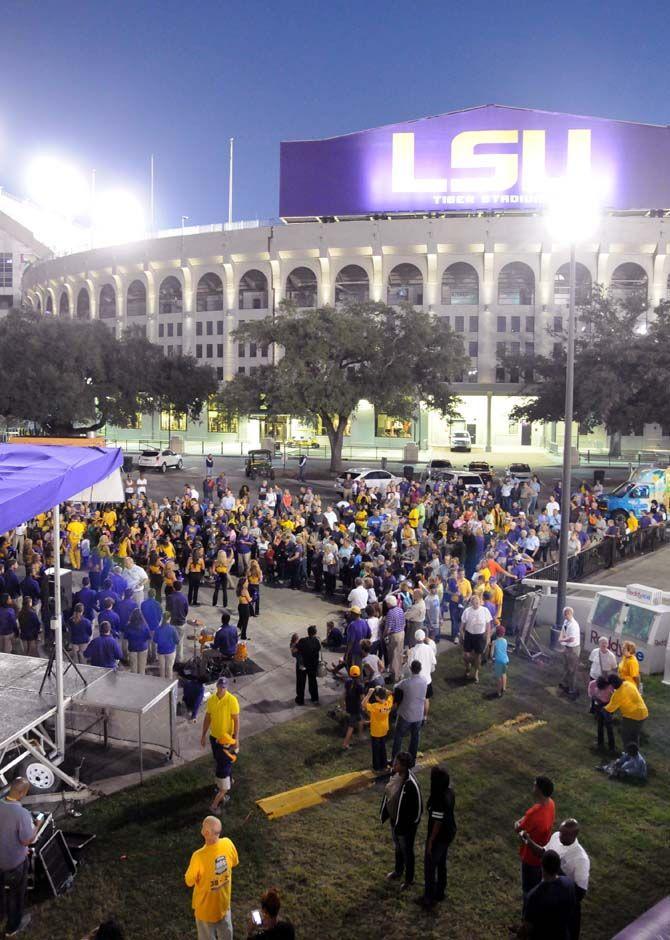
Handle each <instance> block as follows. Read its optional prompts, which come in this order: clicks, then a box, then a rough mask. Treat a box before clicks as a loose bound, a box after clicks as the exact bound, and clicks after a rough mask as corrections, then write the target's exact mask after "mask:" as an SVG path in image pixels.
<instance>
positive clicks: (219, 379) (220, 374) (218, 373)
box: [216, 366, 223, 382]
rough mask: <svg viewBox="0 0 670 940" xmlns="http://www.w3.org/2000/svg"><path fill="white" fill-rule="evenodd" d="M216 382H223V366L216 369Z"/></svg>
mask: <svg viewBox="0 0 670 940" xmlns="http://www.w3.org/2000/svg"><path fill="white" fill-rule="evenodd" d="M216 380H217V382H223V366H217V367H216Z"/></svg>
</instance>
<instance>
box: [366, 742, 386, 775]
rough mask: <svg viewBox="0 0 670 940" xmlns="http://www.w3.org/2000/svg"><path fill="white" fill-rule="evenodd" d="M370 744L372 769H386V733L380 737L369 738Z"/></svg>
mask: <svg viewBox="0 0 670 940" xmlns="http://www.w3.org/2000/svg"><path fill="white" fill-rule="evenodd" d="M370 744H371V746H372V769H373V770H386V765H387V764H388V756H387V754H386V735H384V736H383V737H381V738H373V737H371V738H370Z"/></svg>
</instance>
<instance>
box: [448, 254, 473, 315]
mask: <svg viewBox="0 0 670 940" xmlns="http://www.w3.org/2000/svg"><path fill="white" fill-rule="evenodd" d="M442 303H443V304H473V305H476V304H478V303H479V276H478V275H477V272H476V271H475V269H474V268H473V267H472V265H471V264H466V262H464V261H457V262H456V263H455V264H450V265H449V267H448V268H447V269H446V270H445V272H444V274H443V275H442Z"/></svg>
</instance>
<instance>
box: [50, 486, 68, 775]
mask: <svg viewBox="0 0 670 940" xmlns="http://www.w3.org/2000/svg"><path fill="white" fill-rule="evenodd" d="M53 524H54V529H53V531H54V541H53V545H54V617H53V620H52V621H51V629H52V630H53V634H54V644H55V653H56V657H55V662H56V750H57V751H58V755H59V757H64V756H65V705H64V695H63V611H62V608H61V593H60V505H58V504H56V505H55V506H54V508H53Z"/></svg>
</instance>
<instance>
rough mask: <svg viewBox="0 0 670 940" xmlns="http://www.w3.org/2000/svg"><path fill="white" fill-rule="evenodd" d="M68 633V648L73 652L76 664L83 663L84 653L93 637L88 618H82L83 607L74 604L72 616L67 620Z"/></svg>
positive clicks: (91, 626)
mask: <svg viewBox="0 0 670 940" xmlns="http://www.w3.org/2000/svg"><path fill="white" fill-rule="evenodd" d="M67 625H68V631H69V635H70V646H71V647H72V649H73V650H74V656H75V659H76V661H77V662H79V663H83V662H84V651H85V649H86V647H87V646H88V644H89V643H90V642H91V637H92V636H93V625H92V624H91V621H90V620H89V619H88V617H84V605H83V604H75V605H74V609H73V611H72V616H71V617H70V619H69V620H68V624H67Z"/></svg>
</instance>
